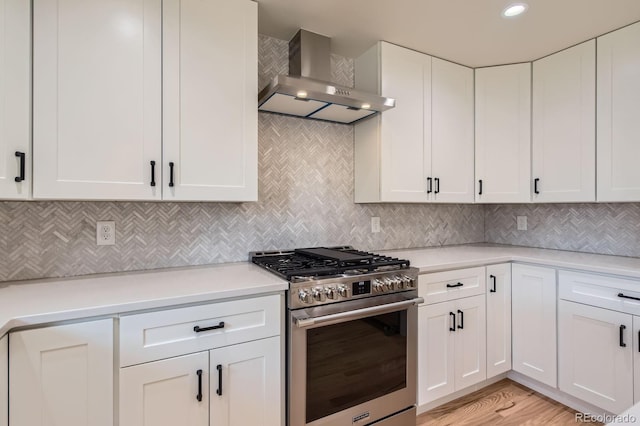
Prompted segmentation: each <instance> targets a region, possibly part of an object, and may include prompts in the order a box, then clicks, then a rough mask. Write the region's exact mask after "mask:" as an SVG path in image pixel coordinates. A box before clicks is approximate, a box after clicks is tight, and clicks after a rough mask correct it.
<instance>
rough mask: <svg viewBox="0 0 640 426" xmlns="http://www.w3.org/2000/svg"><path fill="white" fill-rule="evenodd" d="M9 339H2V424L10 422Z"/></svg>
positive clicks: (4, 425)
mask: <svg viewBox="0 0 640 426" xmlns="http://www.w3.org/2000/svg"><path fill="white" fill-rule="evenodd" d="M8 342H9V339H8V338H7V336H4V337H3V338H2V339H0V426H7V425H8V424H9V345H8Z"/></svg>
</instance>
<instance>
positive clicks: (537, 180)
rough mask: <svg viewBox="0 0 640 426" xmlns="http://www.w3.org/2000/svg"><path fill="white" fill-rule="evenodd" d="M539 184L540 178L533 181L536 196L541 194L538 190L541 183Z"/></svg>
mask: <svg viewBox="0 0 640 426" xmlns="http://www.w3.org/2000/svg"><path fill="white" fill-rule="evenodd" d="M539 182H540V178H535V179H534V180H533V192H534V193H535V194H539V193H540V190H538V183H539Z"/></svg>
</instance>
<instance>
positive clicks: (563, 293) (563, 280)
mask: <svg viewBox="0 0 640 426" xmlns="http://www.w3.org/2000/svg"><path fill="white" fill-rule="evenodd" d="M558 277H559V297H560V299H564V300H569V301H573V302H578V303H584V304H587V305H592V306H598V307H601V308H607V309H612V310H615V311H620V312H626V313H629V314H633V315H640V281H634V280H629V279H624V278H614V277H607V276H603V275H595V274H587V273H582V272H570V271H560V272H559V275H558ZM619 295H624V296H627V297H622V296H619ZM634 298H635V299H634Z"/></svg>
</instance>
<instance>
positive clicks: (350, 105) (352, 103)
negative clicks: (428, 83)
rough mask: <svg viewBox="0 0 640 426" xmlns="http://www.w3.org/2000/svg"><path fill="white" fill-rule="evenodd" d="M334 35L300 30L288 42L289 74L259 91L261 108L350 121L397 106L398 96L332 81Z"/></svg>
mask: <svg viewBox="0 0 640 426" xmlns="http://www.w3.org/2000/svg"><path fill="white" fill-rule="evenodd" d="M330 55H331V39H330V38H329V37H325V36H322V35H320V34H316V33H312V32H309V31H306V30H299V31H298V32H297V33H296V35H295V36H294V37H293V38H292V39H291V41H290V42H289V75H288V76H287V75H279V76H277V77H275V78H274V79H273V80H272V81H271V83H269V85H268V86H267V87H265V88H264V89H262V90H261V91H260V94H259V95H258V109H259V110H260V111H268V112H276V113H280V114H286V115H294V116H297V117H305V118H312V119H316V120H326V121H334V122H338V123H346V124H351V123H355V122H356V121H359V120H363V119H365V118H368V117H371V116H373V115H375V114H376V113H378V112H382V111H385V110H387V109H390V108H393V107H394V106H395V103H396V101H395V99H392V98H385V97H383V96H378V95H376V94H372V93H367V92H362V91H359V90H354V89H352V88H349V87H344V86H338V85H336V84H334V83H330V80H331V59H330Z"/></svg>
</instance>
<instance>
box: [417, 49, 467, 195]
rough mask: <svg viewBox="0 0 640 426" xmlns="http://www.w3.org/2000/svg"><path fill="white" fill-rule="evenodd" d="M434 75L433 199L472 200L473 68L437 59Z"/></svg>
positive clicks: (432, 132) (432, 99) (432, 110)
mask: <svg viewBox="0 0 640 426" xmlns="http://www.w3.org/2000/svg"><path fill="white" fill-rule="evenodd" d="M431 75H432V80H431V81H432V84H431V176H432V177H433V179H434V187H433V198H432V201H435V202H440V203H472V202H473V192H474V191H473V69H471V68H467V67H463V66H461V65H457V64H454V63H452V62H447V61H443V60H441V59H438V58H433V59H432V69H431ZM427 190H428V189H427Z"/></svg>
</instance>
